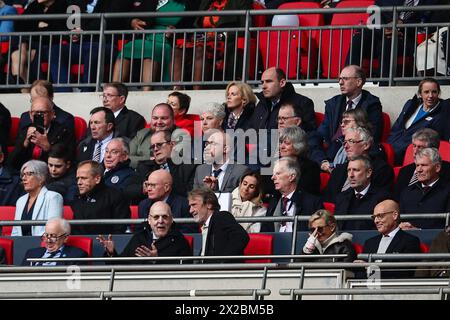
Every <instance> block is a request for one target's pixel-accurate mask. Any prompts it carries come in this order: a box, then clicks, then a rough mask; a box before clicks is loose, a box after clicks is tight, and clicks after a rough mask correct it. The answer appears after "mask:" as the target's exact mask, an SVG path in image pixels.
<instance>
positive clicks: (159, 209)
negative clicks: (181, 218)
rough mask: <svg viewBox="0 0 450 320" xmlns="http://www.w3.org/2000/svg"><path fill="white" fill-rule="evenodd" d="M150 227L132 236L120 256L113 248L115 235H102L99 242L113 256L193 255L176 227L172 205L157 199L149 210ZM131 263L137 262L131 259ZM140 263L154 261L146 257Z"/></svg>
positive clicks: (148, 220)
mask: <svg viewBox="0 0 450 320" xmlns="http://www.w3.org/2000/svg"><path fill="white" fill-rule="evenodd" d="M147 222H148V226H150V228H149V227H148V226H147V228H145V229H143V230H142V231H139V232H137V233H135V234H134V235H133V237H132V238H131V240H130V241H129V242H128V244H127V246H126V247H125V249H124V250H123V251H122V253H121V254H120V255H118V254H117V252H116V250H115V248H114V241H113V240H112V236H111V235H109V236H108V238H104V237H103V235H99V237H98V238H97V239H98V241H99V242H100V243H101V244H102V245H103V247H104V248H105V254H106V255H108V256H110V257H117V256H119V257H174V256H192V248H191V247H190V246H189V243H188V242H187V240H186V239H185V238H184V236H183V234H182V233H181V232H180V231H178V230H177V229H176V228H174V224H173V223H174V222H173V217H172V212H171V210H170V206H169V205H168V204H167V203H164V202H162V201H157V202H155V203H154V204H153V205H152V206H151V208H150V211H149V213H148V218H147ZM177 262H178V261H172V260H169V261H167V260H166V261H161V262H159V263H177ZM129 263H137V261H132V262H129ZM140 263H144V264H151V263H157V262H155V261H151V260H147V261H140Z"/></svg>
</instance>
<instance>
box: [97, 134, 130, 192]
mask: <svg viewBox="0 0 450 320" xmlns="http://www.w3.org/2000/svg"><path fill="white" fill-rule="evenodd" d="M129 154H130V147H129V145H128V142H127V141H126V140H125V139H124V138H114V139H112V140H111V141H110V142H109V143H108V145H107V146H106V150H105V158H104V159H103V167H104V168H105V173H104V175H103V179H104V181H105V184H106V185H107V186H109V187H112V188H115V189H118V190H120V191H124V190H125V188H126V187H127V186H128V184H129V183H130V181H131V179H132V178H133V176H135V175H136V173H135V171H134V170H133V169H132V168H131V167H130V159H129Z"/></svg>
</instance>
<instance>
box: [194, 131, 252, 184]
mask: <svg viewBox="0 0 450 320" xmlns="http://www.w3.org/2000/svg"><path fill="white" fill-rule="evenodd" d="M230 143H231V138H230V136H229V135H228V134H226V133H224V132H222V131H218V130H217V131H215V132H213V133H212V134H211V135H210V136H209V137H208V139H207V140H206V142H205V150H204V152H203V154H204V157H205V162H206V163H205V164H201V165H199V166H198V167H197V168H196V170H195V177H194V187H195V188H200V187H204V186H205V187H208V188H210V189H211V190H213V191H217V192H222V193H226V192H232V191H233V190H234V189H235V188H236V187H237V186H238V185H239V179H240V178H241V176H242V175H243V174H244V173H245V172H246V171H247V170H248V167H247V166H245V165H242V164H237V163H234V162H232V161H230V160H231V159H230V154H232V152H233V150H232V148H231V145H230Z"/></svg>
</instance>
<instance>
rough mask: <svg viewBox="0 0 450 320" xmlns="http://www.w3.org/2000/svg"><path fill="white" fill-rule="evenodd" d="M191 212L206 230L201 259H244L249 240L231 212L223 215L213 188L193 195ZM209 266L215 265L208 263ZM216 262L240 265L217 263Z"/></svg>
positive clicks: (203, 189) (189, 198)
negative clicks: (232, 257)
mask: <svg viewBox="0 0 450 320" xmlns="http://www.w3.org/2000/svg"><path fill="white" fill-rule="evenodd" d="M188 200H189V212H190V213H191V214H192V216H193V218H194V220H195V222H196V223H198V224H200V225H201V229H202V250H201V252H200V255H201V256H235V255H236V256H237V255H243V254H244V249H245V247H246V246H247V244H248V241H249V236H248V234H247V232H246V231H245V230H244V228H242V226H241V225H240V224H239V223H237V222H236V220H235V218H234V217H233V215H232V214H231V213H230V212H228V211H219V208H220V206H219V202H218V200H217V197H216V195H215V194H214V192H213V191H212V190H210V189H209V188H196V189H193V190H192V191H191V192H189V195H188ZM205 261H206V262H213V261H211V260H205ZM214 262H237V261H236V260H230V261H227V260H216V261H214Z"/></svg>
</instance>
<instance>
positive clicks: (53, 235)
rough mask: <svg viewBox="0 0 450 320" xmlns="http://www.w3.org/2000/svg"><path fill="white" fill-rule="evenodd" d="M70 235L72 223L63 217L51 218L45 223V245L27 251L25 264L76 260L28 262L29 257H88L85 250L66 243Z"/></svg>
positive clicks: (34, 264)
mask: <svg viewBox="0 0 450 320" xmlns="http://www.w3.org/2000/svg"><path fill="white" fill-rule="evenodd" d="M69 235H70V224H69V223H68V222H67V220H65V219H62V218H51V219H49V220H48V221H47V223H46V224H45V232H44V234H43V235H42V237H41V239H42V241H43V242H44V244H45V247H39V248H33V249H29V250H28V251H27V252H26V253H25V257H24V259H23V262H22V265H23V266H30V265H32V266H58V265H72V264H77V263H76V262H72V261H70V260H68V261H58V262H28V261H27V259H28V258H86V257H87V256H88V255H87V253H86V252H85V251H83V250H81V249H79V248H76V247H72V246H68V245H66V242H67V239H68V237H69Z"/></svg>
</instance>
